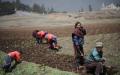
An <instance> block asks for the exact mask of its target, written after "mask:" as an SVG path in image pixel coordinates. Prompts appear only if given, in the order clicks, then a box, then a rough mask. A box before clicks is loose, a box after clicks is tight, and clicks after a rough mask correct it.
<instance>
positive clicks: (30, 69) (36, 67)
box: [0, 51, 77, 75]
mask: <svg viewBox="0 0 120 75" xmlns="http://www.w3.org/2000/svg"><path fill="white" fill-rule="evenodd" d="M5 55H6V54H5V53H4V52H1V51H0V64H2V62H3V58H4V56H5ZM0 75H77V74H75V73H72V72H66V71H60V70H58V69H55V68H50V67H47V66H42V65H40V64H35V63H30V62H25V61H23V62H22V63H21V64H18V65H17V67H16V68H15V69H13V71H12V72H10V73H7V74H5V73H4V71H3V70H2V69H1V68H0Z"/></svg>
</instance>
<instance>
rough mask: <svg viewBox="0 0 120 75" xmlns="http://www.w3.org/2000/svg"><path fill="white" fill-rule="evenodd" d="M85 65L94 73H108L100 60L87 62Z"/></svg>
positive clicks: (101, 74)
mask: <svg viewBox="0 0 120 75" xmlns="http://www.w3.org/2000/svg"><path fill="white" fill-rule="evenodd" d="M85 66H86V69H87V70H88V71H89V72H91V73H93V74H94V75H106V67H105V66H104V65H103V64H102V63H100V62H90V63H87V64H85Z"/></svg>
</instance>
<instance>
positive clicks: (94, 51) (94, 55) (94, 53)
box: [88, 48, 103, 61]
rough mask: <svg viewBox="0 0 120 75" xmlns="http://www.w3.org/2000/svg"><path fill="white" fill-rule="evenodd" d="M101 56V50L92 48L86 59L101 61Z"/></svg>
mask: <svg viewBox="0 0 120 75" xmlns="http://www.w3.org/2000/svg"><path fill="white" fill-rule="evenodd" d="M102 57H103V52H98V51H97V49H96V48H93V49H92V52H91V53H90V55H89V58H88V59H89V60H91V61H101V59H102Z"/></svg>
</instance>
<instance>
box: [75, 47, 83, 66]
mask: <svg viewBox="0 0 120 75" xmlns="http://www.w3.org/2000/svg"><path fill="white" fill-rule="evenodd" d="M73 46H74V51H75V61H76V63H77V64H79V65H83V64H84V51H83V46H82V45H73Z"/></svg>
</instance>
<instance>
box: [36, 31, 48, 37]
mask: <svg viewBox="0 0 120 75" xmlns="http://www.w3.org/2000/svg"><path fill="white" fill-rule="evenodd" d="M45 34H46V32H44V31H39V32H37V35H38V37H39V38H44V36H45Z"/></svg>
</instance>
